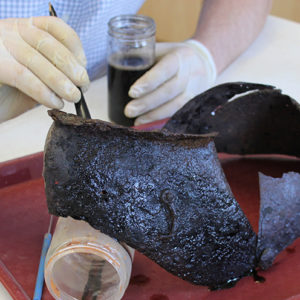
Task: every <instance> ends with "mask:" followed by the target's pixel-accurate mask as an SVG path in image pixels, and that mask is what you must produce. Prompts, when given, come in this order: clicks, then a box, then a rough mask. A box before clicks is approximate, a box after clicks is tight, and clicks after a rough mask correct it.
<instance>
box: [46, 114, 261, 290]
mask: <svg viewBox="0 0 300 300" xmlns="http://www.w3.org/2000/svg"><path fill="white" fill-rule="evenodd" d="M49 114H50V115H51V117H52V118H53V119H54V123H53V125H52V127H51V129H50V131H49V134H48V137H47V141H46V145H45V157H44V178H45V189H46V196H47V203H48V209H49V212H50V213H51V214H54V215H58V216H63V217H66V216H71V217H73V218H76V219H81V220H85V221H87V222H88V223H89V224H90V225H91V226H93V227H94V228H96V229H99V230H101V231H102V232H103V233H106V234H108V235H110V236H112V237H114V238H116V239H118V240H119V241H120V242H125V243H127V244H128V245H129V246H131V247H133V248H135V249H137V250H138V251H140V252H141V253H143V254H145V255H146V256H148V257H149V258H150V259H152V260H153V261H155V262H156V263H158V264H159V265H160V266H162V267H163V268H164V269H166V270H167V271H169V272H171V273H173V274H175V275H177V276H179V277H181V278H183V279H185V280H187V281H190V282H192V283H194V284H199V285H206V286H209V287H211V288H219V287H224V286H226V284H227V283H230V282H232V281H234V280H238V279H239V278H241V277H243V276H245V275H248V273H249V272H250V271H251V270H252V269H253V268H254V267H255V263H256V243H257V237H256V234H255V233H254V232H253V230H252V228H251V226H250V224H249V222H248V220H247V218H246V217H245V215H244V213H243V212H242V210H241V209H240V207H239V205H238V203H237V202H236V200H235V199H234V197H233V195H232V192H231V190H230V187H229V185H228V183H227V181H226V179H225V176H224V173H223V170H222V168H221V166H220V163H219V160H218V157H217V154H216V150H215V146H214V142H213V140H212V138H211V137H210V136H201V135H185V134H173V133H169V132H159V131H157V132H142V131H137V130H134V129H128V128H125V127H121V126H114V125H112V124H110V123H106V122H102V121H97V120H84V119H82V118H80V117H77V116H75V115H71V114H65V113H63V112H59V111H56V110H53V111H50V112H49Z"/></svg>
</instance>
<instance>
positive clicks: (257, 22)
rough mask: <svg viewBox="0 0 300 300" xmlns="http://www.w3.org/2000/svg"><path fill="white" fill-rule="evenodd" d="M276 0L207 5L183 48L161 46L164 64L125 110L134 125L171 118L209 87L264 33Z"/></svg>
mask: <svg viewBox="0 0 300 300" xmlns="http://www.w3.org/2000/svg"><path fill="white" fill-rule="evenodd" d="M271 3H272V1H271V0H242V1H241V0H205V1H204V4H203V8H202V12H201V13H200V16H199V21H198V26H197V30H196V33H195V35H194V36H193V38H192V39H191V40H188V41H185V42H183V43H176V44H172V43H158V44H157V50H158V53H159V57H160V59H159V61H158V62H157V64H156V65H154V67H153V68H152V69H150V70H149V71H148V72H147V73H146V74H144V75H143V76H142V77H141V78H139V79H138V80H137V81H136V82H135V83H134V84H133V85H132V86H131V88H130V90H129V96H130V97H132V98H133V99H134V100H132V101H130V102H129V103H128V104H127V106H126V107H125V110H124V113H125V115H126V116H127V117H129V118H133V117H137V118H136V120H135V125H139V124H141V123H148V122H152V121H155V120H159V119H164V118H167V117H170V116H172V115H173V114H174V113H175V112H176V111H177V110H179V109H180V108H181V107H182V106H183V105H184V104H185V103H186V102H188V101H189V100H191V99H192V98H193V97H195V96H196V95H198V94H200V93H201V92H203V91H205V90H206V89H208V88H210V87H211V86H212V85H213V84H214V82H215V79H216V77H217V75H218V74H219V73H220V72H221V71H223V70H224V69H225V68H226V67H227V66H228V65H229V64H230V63H231V62H232V61H233V60H234V59H235V58H237V57H238V56H239V55H240V54H241V53H242V52H243V51H244V50H245V49H246V48H247V47H248V46H249V45H250V44H251V42H252V41H253V40H254V39H255V38H256V36H257V35H258V33H259V32H260V31H261V29H262V27H263V25H264V23H265V20H266V17H267V15H268V13H269V11H270V7H271Z"/></svg>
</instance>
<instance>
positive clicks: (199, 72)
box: [124, 40, 217, 125]
mask: <svg viewBox="0 0 300 300" xmlns="http://www.w3.org/2000/svg"><path fill="white" fill-rule="evenodd" d="M156 56H157V58H158V62H157V63H156V65H154V67H153V68H151V69H150V70H149V71H148V72H146V73H145V74H144V75H143V76H142V77H141V78H139V79H138V80H137V81H136V82H135V83H134V84H133V85H132V86H131V88H130V90H129V96H130V97H132V98H135V99H134V100H132V101H130V102H129V103H128V104H127V106H126V107H125V110H124V113H125V115H126V116H127V117H129V118H133V117H137V119H136V120H135V125H139V124H143V123H148V122H152V121H155V120H160V119H164V118H167V117H170V116H171V115H173V114H174V113H175V112H176V111H177V110H179V109H180V108H181V107H182V106H183V105H184V104H185V103H186V102H188V101H189V100H191V99H192V98H193V97H194V96H196V95H198V94H199V93H201V92H203V91H204V90H206V89H207V88H209V87H210V86H212V84H213V83H214V81H215V79H216V74H217V72H216V66H215V63H214V60H213V58H212V56H211V54H210V52H209V51H208V49H207V48H206V47H205V46H204V45H203V44H201V43H200V42H198V41H196V40H188V41H185V42H183V43H157V44H156ZM160 57H161V58H160Z"/></svg>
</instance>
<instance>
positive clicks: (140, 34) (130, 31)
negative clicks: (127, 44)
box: [108, 14, 156, 40]
mask: <svg viewBox="0 0 300 300" xmlns="http://www.w3.org/2000/svg"><path fill="white" fill-rule="evenodd" d="M155 32H156V25H155V22H154V20H153V19H152V18H150V17H148V16H143V15H134V14H131V15H130V14H129V15H119V16H116V17H113V18H111V19H110V20H109V22H108V34H109V35H110V36H114V37H117V38H119V39H132V40H135V39H143V38H149V37H152V36H153V35H155Z"/></svg>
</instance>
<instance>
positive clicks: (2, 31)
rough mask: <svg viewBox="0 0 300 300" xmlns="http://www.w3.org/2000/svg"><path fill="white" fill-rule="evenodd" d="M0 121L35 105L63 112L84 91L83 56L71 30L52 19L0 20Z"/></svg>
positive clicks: (77, 40) (84, 62) (86, 84)
mask: <svg viewBox="0 0 300 300" xmlns="http://www.w3.org/2000/svg"><path fill="white" fill-rule="evenodd" d="M0 65H1V68H0V122H1V121H4V120H7V119H9V118H12V117H14V116H17V115H18V114H20V113H22V112H24V111H26V110H28V109H29V108H31V107H33V106H34V105H36V104H37V103H41V104H43V105H46V106H47V107H50V108H58V109H60V108H62V107H63V101H62V99H65V100H67V101H71V102H77V101H79V100H80V96H81V95H80V91H79V89H78V88H77V87H76V86H79V87H83V88H86V87H87V86H88V84H89V78H88V75H87V72H86V70H85V65H86V58H85V54H84V51H83V49H82V45H81V42H80V40H79V37H78V36H77V34H76V32H75V31H74V30H73V29H72V28H71V27H70V26H68V25H67V24H66V23H64V22H63V21H62V20H61V19H59V18H55V17H34V18H29V19H2V20H0Z"/></svg>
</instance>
